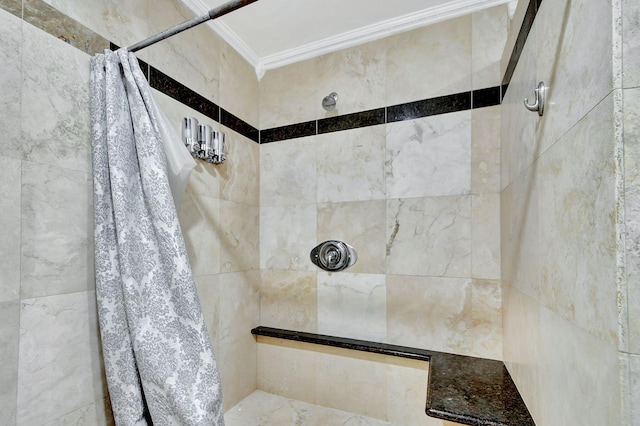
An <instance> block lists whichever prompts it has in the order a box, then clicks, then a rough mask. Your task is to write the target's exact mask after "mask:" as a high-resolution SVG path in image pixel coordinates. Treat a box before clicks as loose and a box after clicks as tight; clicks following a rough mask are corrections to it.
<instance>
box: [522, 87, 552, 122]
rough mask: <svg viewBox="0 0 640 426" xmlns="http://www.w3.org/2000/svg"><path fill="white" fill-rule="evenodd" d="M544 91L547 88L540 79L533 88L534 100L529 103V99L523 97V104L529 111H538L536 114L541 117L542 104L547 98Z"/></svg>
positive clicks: (542, 112)
mask: <svg viewBox="0 0 640 426" xmlns="http://www.w3.org/2000/svg"><path fill="white" fill-rule="evenodd" d="M546 92H547V88H546V87H545V85H544V82H543V81H541V82H540V83H538V87H537V88H536V89H535V90H534V93H535V95H536V98H535V101H534V102H533V103H532V104H530V103H529V99H528V98H524V106H525V107H526V108H527V109H528V110H529V111H538V115H539V116H540V117H542V114H544V104H545V102H546V100H547V93H546Z"/></svg>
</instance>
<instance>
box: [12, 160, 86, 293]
mask: <svg viewBox="0 0 640 426" xmlns="http://www.w3.org/2000/svg"><path fill="white" fill-rule="evenodd" d="M90 179H91V178H90V177H89V176H87V174H86V173H83V172H77V171H74V170H66V169H60V168H57V167H53V166H46V165H42V164H33V163H27V162H23V165H22V250H21V291H22V294H21V296H22V298H32V297H39V296H44V295H50V294H59V293H69V292H73V291H81V290H87V289H92V288H94V286H95V282H94V266H93V217H92V215H93V213H92V208H91V205H92V186H91V181H90Z"/></svg>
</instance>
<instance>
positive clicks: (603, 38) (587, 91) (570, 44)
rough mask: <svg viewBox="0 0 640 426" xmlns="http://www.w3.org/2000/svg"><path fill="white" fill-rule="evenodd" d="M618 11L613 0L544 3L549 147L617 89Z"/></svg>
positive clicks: (542, 71) (541, 30) (539, 18)
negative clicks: (615, 37) (615, 42)
mask: <svg viewBox="0 0 640 426" xmlns="http://www.w3.org/2000/svg"><path fill="white" fill-rule="evenodd" d="M612 10H613V9H612V5H611V2H610V1H606V2H597V3H594V4H586V3H584V2H573V1H569V0H551V1H548V2H543V3H542V5H541V6H540V10H539V11H538V14H537V15H536V25H538V31H537V34H536V37H537V40H536V44H537V53H536V55H537V78H538V80H541V81H544V82H545V83H547V85H548V86H549V90H548V91H547V102H546V103H547V107H546V108H545V114H544V117H543V118H542V121H541V122H542V132H541V145H542V150H543V151H544V150H546V149H547V148H548V147H549V146H551V145H552V144H554V143H555V142H556V141H557V140H558V139H559V138H560V137H561V136H562V135H563V134H565V133H566V132H567V130H569V129H570V128H572V127H573V126H574V125H575V124H576V123H577V122H578V121H579V120H580V119H582V117H584V116H585V114H587V113H588V112H589V111H590V110H591V109H593V108H594V107H595V106H596V104H598V103H599V102H600V101H601V100H602V99H604V98H605V97H606V96H607V94H609V92H611V89H613V84H614V76H613V62H612V61H613V34H614V31H613V29H612V25H613V22H614V20H613V17H612ZM585 52H589V54H585ZM533 89H534V87H531V88H530V90H533Z"/></svg>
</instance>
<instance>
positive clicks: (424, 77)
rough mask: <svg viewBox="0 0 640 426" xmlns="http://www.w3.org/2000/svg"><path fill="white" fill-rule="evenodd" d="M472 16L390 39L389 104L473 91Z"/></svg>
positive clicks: (388, 50) (388, 61)
mask: <svg viewBox="0 0 640 426" xmlns="http://www.w3.org/2000/svg"><path fill="white" fill-rule="evenodd" d="M471 31H472V30H471V15H466V16H462V17H459V18H454V19H450V20H447V21H444V22H440V23H437V24H433V25H429V26H426V27H423V28H419V29H416V30H413V31H409V32H405V33H401V34H398V35H396V36H392V37H389V38H388V39H387V102H386V105H396V104H401V103H404V102H410V101H415V100H419V99H425V98H433V97H436V96H443V95H450V94H452V93H459V92H465V91H468V90H471V71H472V70H471Z"/></svg>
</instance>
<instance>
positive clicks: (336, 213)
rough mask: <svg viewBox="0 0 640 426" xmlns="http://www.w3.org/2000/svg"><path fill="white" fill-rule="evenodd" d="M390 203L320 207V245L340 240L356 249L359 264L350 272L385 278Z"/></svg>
mask: <svg viewBox="0 0 640 426" xmlns="http://www.w3.org/2000/svg"><path fill="white" fill-rule="evenodd" d="M385 218H386V202H385V201H384V200H378V201H359V202H352V203H327V204H318V241H319V242H320V241H326V240H339V241H344V242H346V243H347V244H350V245H351V246H353V247H354V248H355V249H356V251H357V252H358V261H357V262H356V264H355V265H353V266H350V267H349V272H352V273H356V272H364V273H368V274H384V273H385V272H386V252H385V247H386V245H385Z"/></svg>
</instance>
